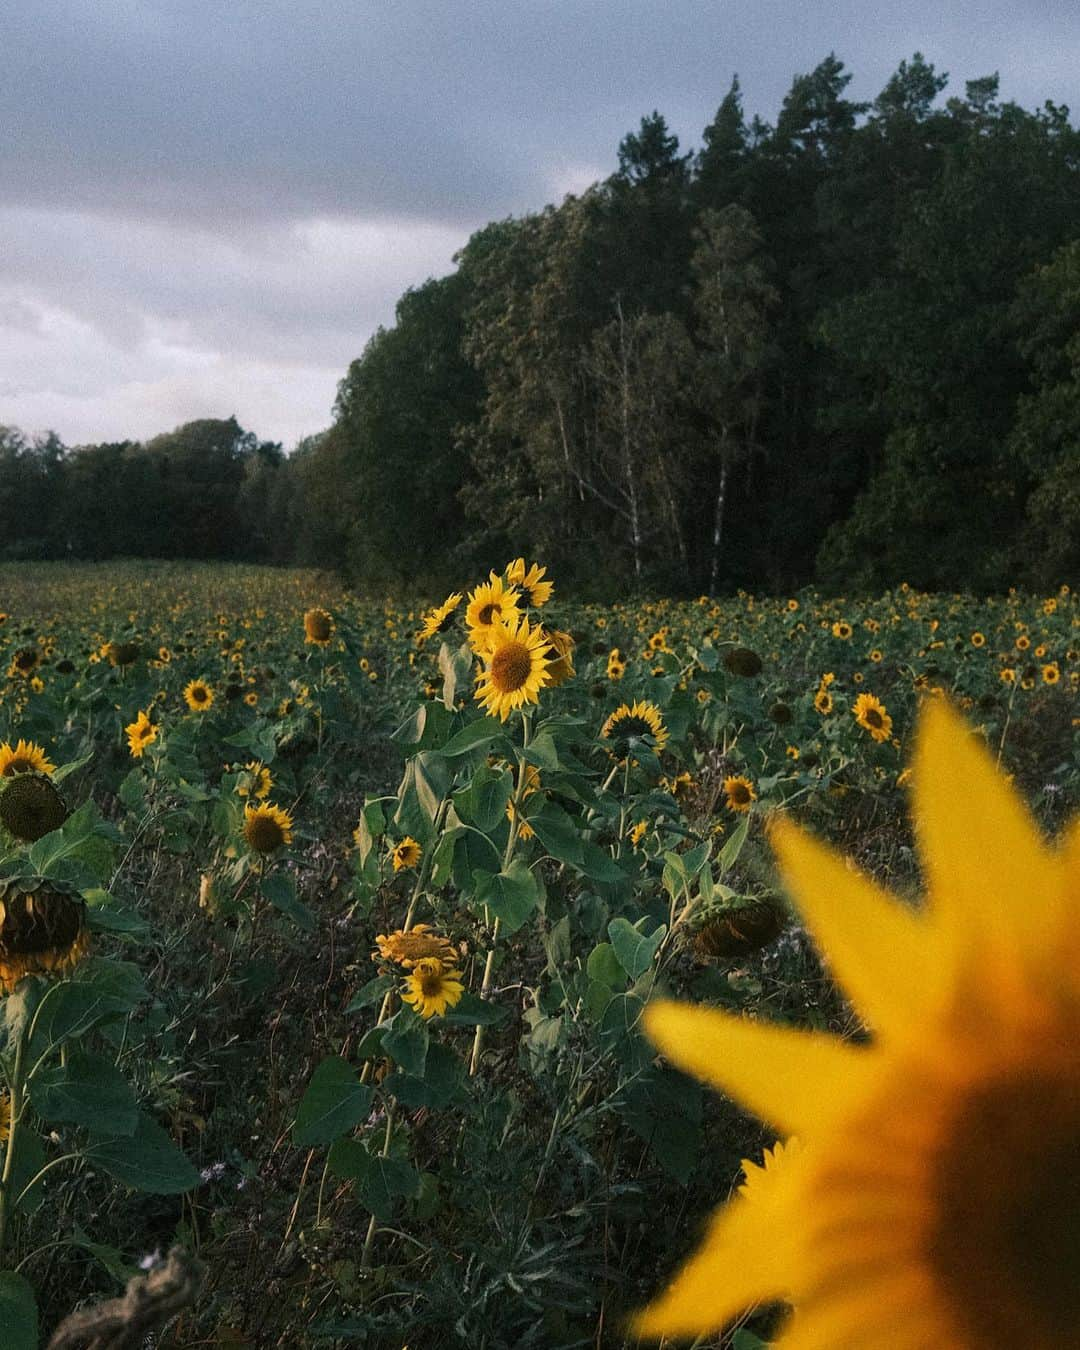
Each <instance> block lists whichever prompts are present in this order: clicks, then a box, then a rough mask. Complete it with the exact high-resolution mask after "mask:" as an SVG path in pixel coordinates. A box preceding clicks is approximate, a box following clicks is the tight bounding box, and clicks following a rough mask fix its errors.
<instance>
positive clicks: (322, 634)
mask: <svg viewBox="0 0 1080 1350" xmlns="http://www.w3.org/2000/svg"><path fill="white" fill-rule="evenodd" d="M333 636H334V616H333V615H332V614H330V613H329V612H328V611H327V610H325V609H319V608H318V607H316V608H315V609H309V610H306V611H305V613H304V642H305V644H307V645H310V646H314V647H329V645H330V639H331V638H332V637H333Z"/></svg>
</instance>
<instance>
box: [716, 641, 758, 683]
mask: <svg viewBox="0 0 1080 1350" xmlns="http://www.w3.org/2000/svg"><path fill="white" fill-rule="evenodd" d="M724 669H725V670H727V671H730V672H731V674H732V675H740V676H742V678H743V679H744V680H750V679H753V678H754V676H755V675H760V674H761V671H762V661H761V657H760V656H758V654H757V652H754V651H751V650H750V648H749V647H729V648H728V650H727V651H726V652H725V653H724Z"/></svg>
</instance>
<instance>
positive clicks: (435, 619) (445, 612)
mask: <svg viewBox="0 0 1080 1350" xmlns="http://www.w3.org/2000/svg"><path fill="white" fill-rule="evenodd" d="M461 601H462V595H461V592H460V591H455V592H454V593H453V595H448V596H447V597H446V599H445V600H444V601H443V602H442V604H441V605H436V606H435V608H434V609H429V610H428V612H427V613H426V614H425V615H424V622H423V625H422V627H421V629H420V631H419V633H417V635H416V640H417V642H426V641H427V640H428V638H433V637H438V636H439V635H440V634H441V633H445V632H446V631H447V629H448V628H450V626H451V625H452V624H453V622H454V614H455V611H456V610H457V607H458V606H459V605H460V604H461Z"/></svg>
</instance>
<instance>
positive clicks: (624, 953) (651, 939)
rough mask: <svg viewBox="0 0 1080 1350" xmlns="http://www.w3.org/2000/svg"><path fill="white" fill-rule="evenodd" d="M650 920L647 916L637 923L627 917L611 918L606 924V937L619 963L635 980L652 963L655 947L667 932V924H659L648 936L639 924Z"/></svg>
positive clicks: (656, 947)
mask: <svg viewBox="0 0 1080 1350" xmlns="http://www.w3.org/2000/svg"><path fill="white" fill-rule="evenodd" d="M649 922H651V921H650V920H649V918H648V917H645V918H642V919H639V920H638V922H637V925H635V924H632V923H631V922H630V921H629V920H628V919H624V918H621V917H620V918H617V919H612V921H611V922H610V923H609V924H608V937H609V938H610V939H611V945H612V947H613V948H614V949H615V955H616V956H617V957H618V959H619V965H621V966H622V968H623V970H625V971H626V973H627V975H629V976H630V978H631V979H632V980H636V979H638V978H639V976H641V975H644V974H645V972H646V971H647V970H648V969H649V967H650V966H651V965H652V963H653V958H654V957H655V956H656V952H657V949H658V948H659V946H660V944H661V942H663V940H664V937H665V935H666V933H667V925H666V924H661V925H660V927H659V928H657V929H656V931H655V932H654V933H651V934H650V935H649V936H648V937H646V936H645V934H644V933H642V932H641V931H640V925H642V924H647V923H649Z"/></svg>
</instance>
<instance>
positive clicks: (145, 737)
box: [124, 710, 160, 759]
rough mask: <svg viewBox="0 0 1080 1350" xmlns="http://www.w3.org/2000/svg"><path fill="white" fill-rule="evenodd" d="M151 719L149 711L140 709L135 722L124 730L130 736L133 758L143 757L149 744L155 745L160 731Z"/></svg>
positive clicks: (129, 741) (129, 746)
mask: <svg viewBox="0 0 1080 1350" xmlns="http://www.w3.org/2000/svg"><path fill="white" fill-rule="evenodd" d="M159 730H160V728H158V727H156V726H155V725H154V723H153V722H151V721H150V716H149V714H148V713H146V712H143V711H141V710H140V712H139V715H138V717H136V719H135V721H134V722H131V723H129V724H128V725H127V726H126V727H125V728H124V731H125V733H126V734H127V738H128V749H129V750H130V751H131V757H132V759H141V758H142V753H143V751H144V750H145V749H146V747H147V746H148V745H153V743H154V741H156V740H157V735H158V731H159Z"/></svg>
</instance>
